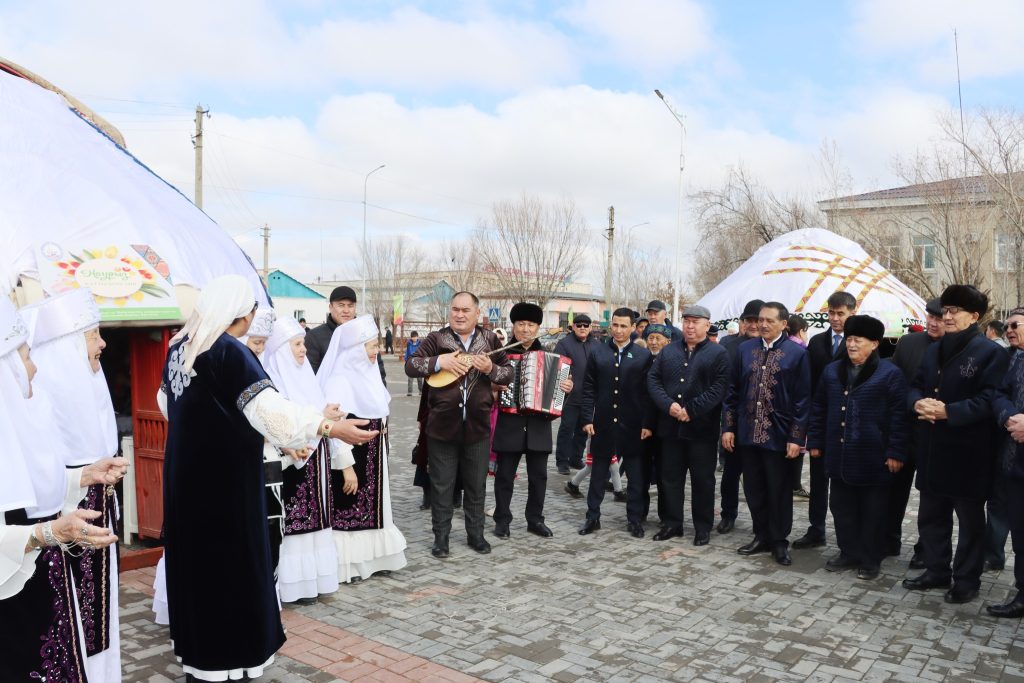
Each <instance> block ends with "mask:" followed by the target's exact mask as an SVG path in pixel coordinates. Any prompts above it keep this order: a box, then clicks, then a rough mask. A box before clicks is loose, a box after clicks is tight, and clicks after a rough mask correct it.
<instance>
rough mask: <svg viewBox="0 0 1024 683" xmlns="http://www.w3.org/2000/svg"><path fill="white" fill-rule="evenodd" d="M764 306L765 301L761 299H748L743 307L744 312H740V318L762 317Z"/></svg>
mask: <svg viewBox="0 0 1024 683" xmlns="http://www.w3.org/2000/svg"><path fill="white" fill-rule="evenodd" d="M762 306H764V302H763V301H761V300H760V299H753V300H751V301H748V302H747V305H746V306H744V307H743V313H741V314H740V320H746V319H747V318H757V317H760V315H761V307H762Z"/></svg>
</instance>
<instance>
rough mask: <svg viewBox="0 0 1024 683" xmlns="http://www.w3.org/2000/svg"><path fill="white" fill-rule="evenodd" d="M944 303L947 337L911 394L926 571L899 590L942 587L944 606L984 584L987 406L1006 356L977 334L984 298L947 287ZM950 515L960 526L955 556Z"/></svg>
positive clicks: (928, 355) (989, 439)
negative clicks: (914, 422)
mask: <svg viewBox="0 0 1024 683" xmlns="http://www.w3.org/2000/svg"><path fill="white" fill-rule="evenodd" d="M941 302H942V322H943V325H945V328H946V333H945V335H944V336H943V337H942V339H941V340H940V341H939V342H938V343H936V344H932V345H931V346H929V347H928V349H927V350H926V351H925V355H924V359H923V361H922V362H921V368H920V370H919V371H918V373H917V376H916V377H915V378H914V379H913V380H912V382H911V386H910V392H909V396H908V404H909V405H910V407H911V409H912V410H913V412H914V413H916V415H917V419H918V421H919V423H918V424H919V427H918V429H919V431H918V433H917V437H918V438H916V439H915V443H914V450H915V458H916V461H917V488H918V490H919V491H920V492H921V504H920V508H919V510H918V518H917V526H918V531H919V532H920V535H921V547H922V554H923V556H924V557H923V559H924V564H925V567H926V569H925V572H924V573H923V574H920V575H919V576H916V577H913V578H909V579H905V580H904V581H903V586H904V588H907V589H909V590H928V589H930V588H945V589H948V590H947V591H946V595H945V599H946V602H949V603H954V604H959V603H965V602H969V601H971V600H973V599H974V598H975V597H977V595H978V589H979V587H980V585H981V573H982V569H983V566H984V554H985V499H986V497H987V495H988V493H989V490H990V489H991V485H992V476H993V468H994V457H993V456H994V453H995V439H994V436H995V420H994V419H993V413H992V400H993V399H994V398H995V395H996V392H997V390H998V389H999V385H1000V383H1001V381H1002V379H1003V375H1004V373H1005V372H1006V367H1007V365H1008V363H1009V357H1008V356H1007V354H1006V352H1005V351H1004V350H1003V349H1002V348H1001V347H1000V346H999V345H998V344H996V343H995V342H993V341H991V340H989V339H986V338H985V336H984V335H983V334H982V333H981V331H980V330H979V329H978V319H979V318H980V317H981V316H983V315H984V314H985V312H986V311H987V310H988V297H987V296H986V295H985V294H983V293H982V292H980V291H978V289H977V288H975V287H973V286H971V285H950V286H949V287H947V288H946V290H945V291H944V292H943V293H942V299H941ZM954 513H956V517H957V521H958V522H959V538H958V540H957V547H956V554H955V555H953V548H952V543H953V514H954ZM951 557H952V561H953V565H952V569H950V559H951ZM951 581H952V588H950V582H951Z"/></svg>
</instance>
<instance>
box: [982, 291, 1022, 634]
mask: <svg viewBox="0 0 1024 683" xmlns="http://www.w3.org/2000/svg"><path fill="white" fill-rule="evenodd" d="M1006 340H1007V341H1008V342H1010V349H1011V350H1012V355H1011V360H1010V368H1009V370H1008V371H1007V373H1006V377H1005V378H1004V379H1003V383H1002V385H1001V386H1000V388H999V392H998V393H997V394H996V399H995V401H994V402H993V405H992V409H993V412H994V413H995V418H996V419H995V421H996V425H997V427H998V429H999V430H1000V431H1001V432H1002V434H1000V439H999V440H998V441H997V448H998V450H997V460H996V461H997V463H998V464H999V465H1000V466H1001V467H1000V469H1001V470H1002V473H1003V476H1004V477H1005V494H1006V512H1007V516H1008V518H1009V522H1010V532H1011V539H1012V541H1013V554H1014V556H1015V557H1014V563H1013V579H1014V587H1015V588H1016V589H1017V591H1016V593H1015V594H1014V596H1013V597H1012V598H1010V600H1008V601H1006V602H1004V603H1003V604H1000V605H988V607H987V609H988V613H989V614H991V615H992V616H994V617H1005V618H1009V619H1020V618H1021V617H1024V308H1016V309H1014V310H1012V311H1010V315H1009V316H1008V317H1007V319H1006Z"/></svg>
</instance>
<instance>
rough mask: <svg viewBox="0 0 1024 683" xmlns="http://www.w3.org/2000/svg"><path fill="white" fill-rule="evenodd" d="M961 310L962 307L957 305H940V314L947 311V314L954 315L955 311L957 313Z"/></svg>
mask: <svg viewBox="0 0 1024 683" xmlns="http://www.w3.org/2000/svg"><path fill="white" fill-rule="evenodd" d="M962 310H964V309H962V308H960V307H959V306H943V307H942V315H946V314H947V313H948V314H949V315H956V314H957V313H959V312H960V311H962Z"/></svg>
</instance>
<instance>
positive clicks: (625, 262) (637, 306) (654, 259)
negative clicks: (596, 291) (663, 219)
mask: <svg viewBox="0 0 1024 683" xmlns="http://www.w3.org/2000/svg"><path fill="white" fill-rule="evenodd" d="M612 262H613V264H614V270H613V272H612V294H613V296H612V300H613V301H615V302H616V304H617V305H622V306H628V307H629V308H632V309H633V310H634V311H643V307H644V306H645V305H646V304H647V302H648V301H650V300H651V299H662V300H663V301H672V294H673V286H674V285H673V282H672V270H671V263H669V262H668V261H666V260H665V259H663V258H661V257H660V256H659V255H658V252H657V250H656V249H654V248H648V247H646V246H644V245H643V244H642V243H641V242H640V240H638V239H637V238H636V235H635V233H633V232H632V231H627V232H626V233H625V234H623V235H622V236H621V237H617V239H616V241H615V253H614V254H613V255H612Z"/></svg>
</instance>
